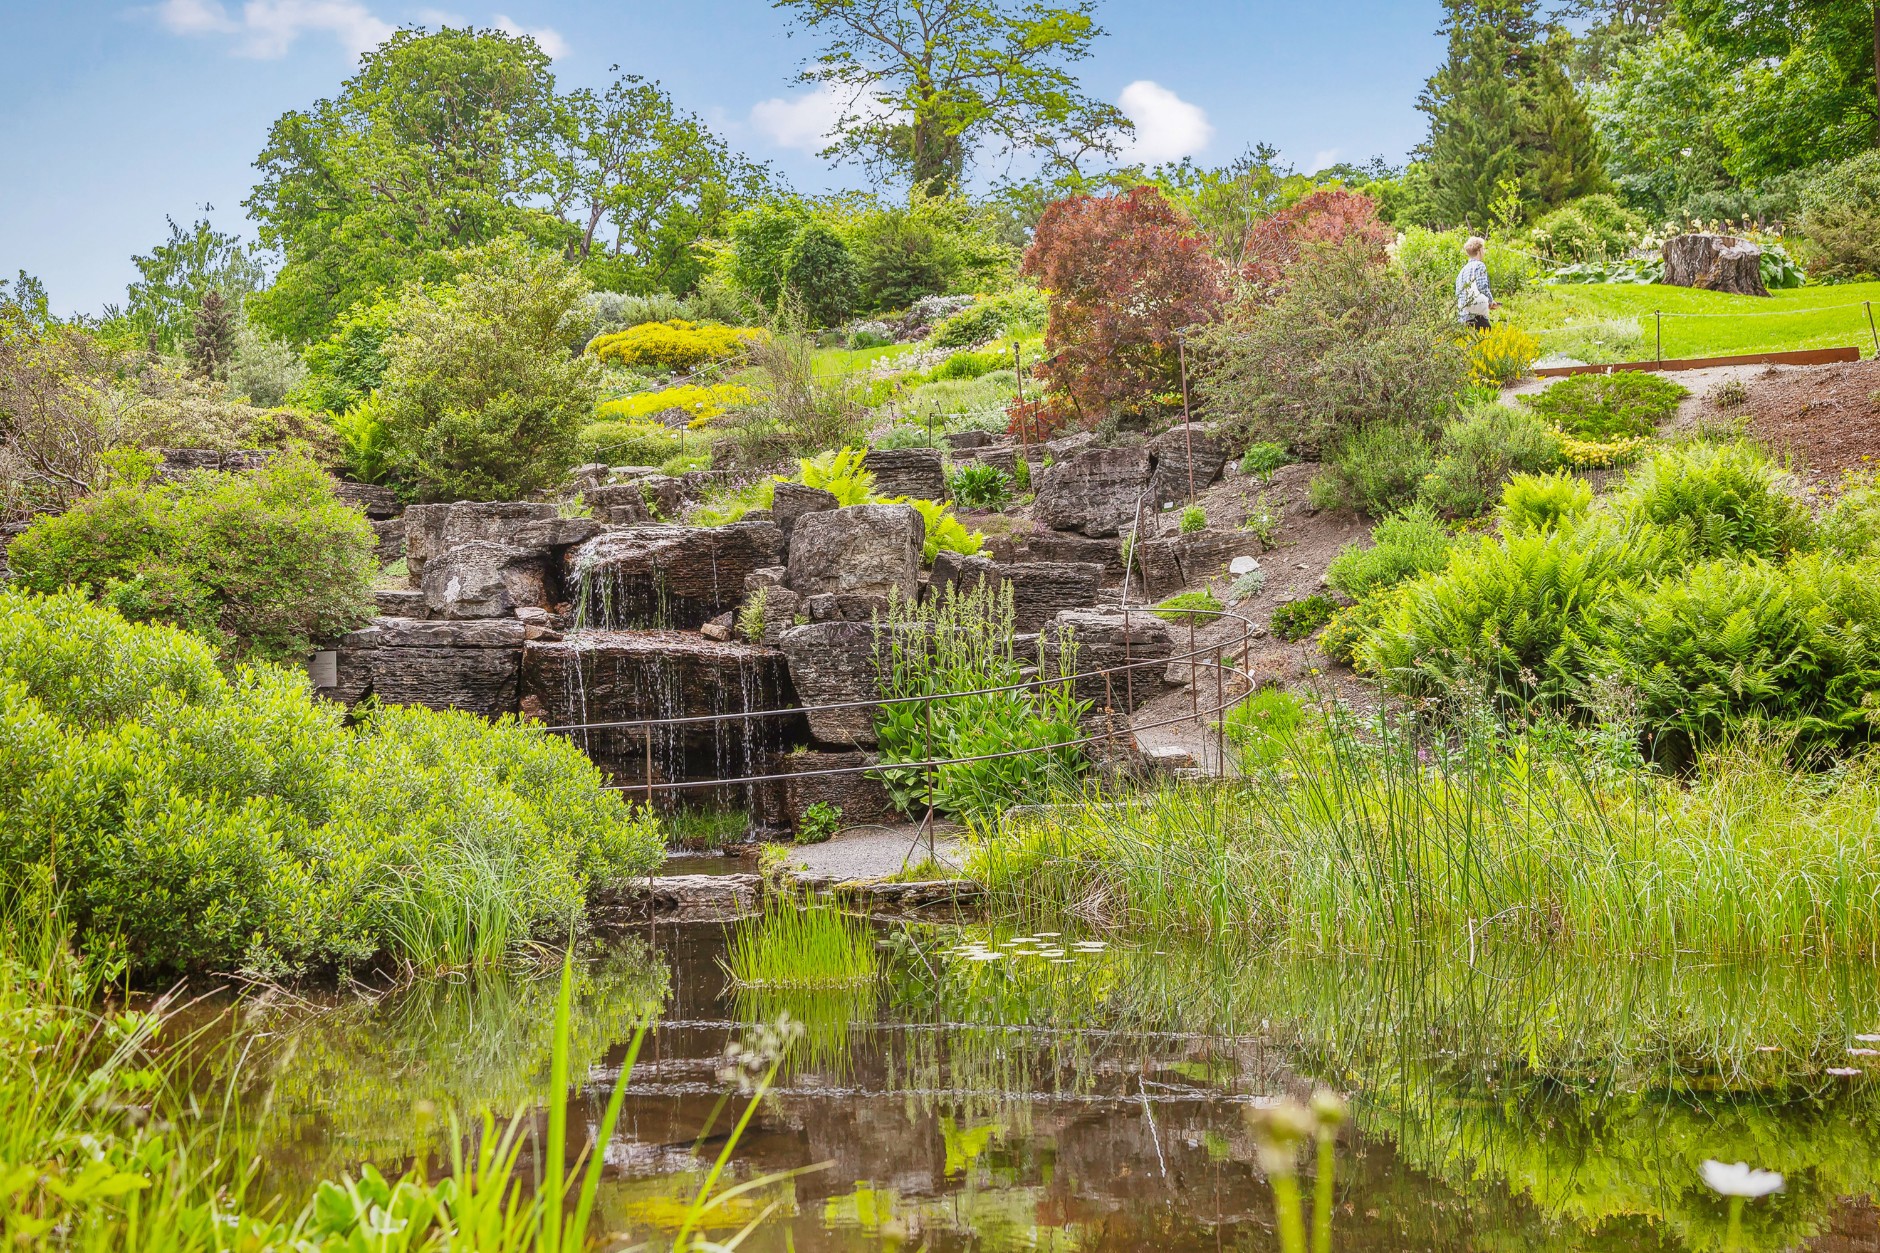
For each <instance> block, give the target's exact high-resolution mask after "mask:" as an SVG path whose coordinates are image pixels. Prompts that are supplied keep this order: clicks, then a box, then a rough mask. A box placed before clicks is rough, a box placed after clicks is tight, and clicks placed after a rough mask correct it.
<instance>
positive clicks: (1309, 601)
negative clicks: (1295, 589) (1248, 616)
mask: <svg viewBox="0 0 1880 1253" xmlns="http://www.w3.org/2000/svg"><path fill="white" fill-rule="evenodd" d="M1337 612H1338V602H1337V601H1335V600H1333V599H1332V598H1331V597H1330V596H1326V595H1324V594H1323V593H1318V592H1315V593H1313V594H1312V595H1310V596H1302V597H1300V598H1299V599H1298V600H1291V601H1287V602H1286V603H1285V604H1283V605H1281V606H1280V607H1279V608H1278V609H1275V610H1274V611H1273V618H1272V621H1271V623H1270V624H1269V625H1270V626H1271V628H1272V631H1273V634H1274V636H1275V637H1277V638H1279V639H1282V640H1285V641H1286V642H1287V643H1289V644H1295V643H1297V642H1299V641H1300V640H1302V639H1305V638H1306V637H1307V636H1308V635H1311V634H1312V633H1313V632H1314V631H1316V630H1318V629H1319V628H1320V627H1322V626H1324V625H1325V624H1326V623H1327V622H1330V621H1331V620H1332V615H1333V614H1335V613H1337Z"/></svg>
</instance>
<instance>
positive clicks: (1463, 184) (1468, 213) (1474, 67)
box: [1417, 0, 1532, 227]
mask: <svg viewBox="0 0 1880 1253" xmlns="http://www.w3.org/2000/svg"><path fill="white" fill-rule="evenodd" d="M1444 4H1445V7H1446V8H1447V9H1448V10H1449V14H1450V18H1449V23H1448V26H1447V30H1446V33H1447V35H1448V37H1449V58H1448V60H1447V61H1446V62H1444V64H1443V66H1442V68H1441V69H1439V70H1437V71H1436V73H1435V74H1434V75H1433V76H1432V77H1431V78H1430V81H1429V85H1428V87H1427V88H1426V89H1425V90H1424V93H1423V96H1422V98H1421V100H1420V101H1419V102H1418V106H1417V107H1418V108H1420V109H1422V110H1423V112H1425V113H1427V114H1428V115H1429V118H1430V134H1429V138H1428V139H1427V140H1426V141H1425V143H1424V148H1423V155H1424V160H1423V166H1424V169H1425V172H1426V173H1427V174H1428V177H1429V188H1430V203H1431V207H1432V208H1433V209H1434V211H1435V212H1436V214H1437V216H1438V217H1439V218H1440V219H1441V220H1442V221H1443V223H1444V224H1446V225H1451V226H1458V225H1463V224H1468V225H1473V226H1477V227H1481V226H1485V225H1486V224H1487V223H1488V220H1489V215H1490V206H1491V205H1492V204H1493V203H1494V200H1495V196H1496V193H1497V191H1498V190H1499V189H1500V188H1501V186H1502V185H1503V184H1504V183H1507V182H1509V181H1515V182H1519V180H1520V177H1521V174H1522V168H1523V160H1522V154H1521V140H1522V132H1523V129H1524V125H1525V120H1526V119H1525V118H1524V116H1523V114H1524V112H1525V110H1524V108H1523V103H1524V102H1523V99H1522V96H1523V92H1522V82H1521V80H1522V78H1523V76H1524V71H1525V66H1524V64H1523V55H1524V53H1525V52H1526V46H1525V44H1524V43H1523V42H1522V40H1523V38H1524V37H1525V35H1526V34H1527V32H1526V30H1525V29H1524V28H1525V27H1528V26H1531V24H1532V23H1531V21H1529V20H1527V18H1526V17H1523V16H1522V15H1521V13H1520V12H1519V10H1520V9H1525V8H1526V7H1527V6H1525V5H1517V6H1516V8H1517V12H1516V13H1515V14H1512V15H1509V16H1513V17H1515V18H1517V19H1520V20H1515V21H1505V20H1496V19H1497V18H1498V17H1500V16H1502V15H1499V14H1494V13H1480V12H1477V11H1475V6H1473V5H1472V4H1470V3H1469V0H1444ZM1528 16H1529V17H1531V13H1530V14H1529V15H1528Z"/></svg>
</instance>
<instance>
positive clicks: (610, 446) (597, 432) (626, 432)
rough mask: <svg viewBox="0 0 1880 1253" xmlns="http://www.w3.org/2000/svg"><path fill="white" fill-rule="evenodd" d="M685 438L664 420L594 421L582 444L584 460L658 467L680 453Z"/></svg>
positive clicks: (583, 433)
mask: <svg viewBox="0 0 1880 1253" xmlns="http://www.w3.org/2000/svg"><path fill="white" fill-rule="evenodd" d="M683 446H684V441H683V439H682V438H681V437H680V434H679V432H678V431H675V430H673V429H672V428H671V427H669V426H666V425H665V424H664V423H660V422H644V421H634V422H590V423H588V424H587V425H586V426H584V427H582V428H581V439H580V443H579V445H578V448H579V454H578V455H579V456H580V458H581V460H582V461H584V462H603V463H605V464H607V465H613V466H656V465H660V464H662V463H664V462H665V461H666V460H667V458H669V457H674V456H677V455H678V454H679V451H680V449H681V448H682V447H683Z"/></svg>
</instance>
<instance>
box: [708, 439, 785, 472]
mask: <svg viewBox="0 0 1880 1253" xmlns="http://www.w3.org/2000/svg"><path fill="white" fill-rule="evenodd" d="M789 460H790V441H789V440H788V439H786V438H785V437H784V436H781V435H763V436H758V437H755V438H740V437H737V436H729V437H726V438H724V439H715V440H713V441H712V464H713V465H714V466H717V467H719V468H721V469H725V470H745V471H750V470H768V469H770V468H772V467H774V466H779V465H782V464H784V463H786V462H788V461H789Z"/></svg>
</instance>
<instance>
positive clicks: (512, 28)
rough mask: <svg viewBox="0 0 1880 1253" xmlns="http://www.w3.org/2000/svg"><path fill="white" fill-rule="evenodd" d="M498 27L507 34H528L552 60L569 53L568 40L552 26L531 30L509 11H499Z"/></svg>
mask: <svg viewBox="0 0 1880 1253" xmlns="http://www.w3.org/2000/svg"><path fill="white" fill-rule="evenodd" d="M496 29H497V30H500V31H501V32H503V34H505V35H527V36H528V37H529V38H531V39H533V40H535V46H536V47H538V48H540V49H541V50H542V51H543V52H546V53H547V54H548V58H549V60H551V61H558V60H560V59H561V58H562V57H565V56H567V55H568V46H569V45H568V41H567V40H566V39H565V38H563V37H562V33H561V32H560V31H558V30H556V29H555V28H554V27H552V26H541V27H537V28H536V29H534V30H530V29H528V28H527V27H525V26H523V25H522V24H521V23H520V22H517V21H515V20H514V19H512V18H511V17H510V16H509V15H508V14H507V13H498V14H497V15H496Z"/></svg>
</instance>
